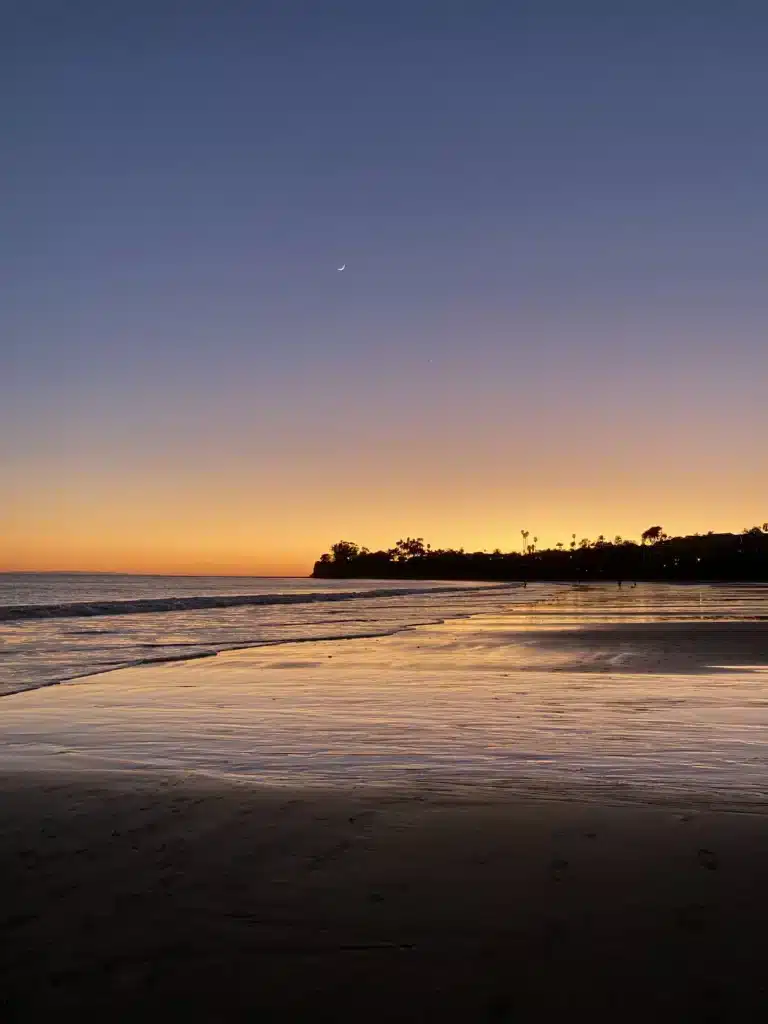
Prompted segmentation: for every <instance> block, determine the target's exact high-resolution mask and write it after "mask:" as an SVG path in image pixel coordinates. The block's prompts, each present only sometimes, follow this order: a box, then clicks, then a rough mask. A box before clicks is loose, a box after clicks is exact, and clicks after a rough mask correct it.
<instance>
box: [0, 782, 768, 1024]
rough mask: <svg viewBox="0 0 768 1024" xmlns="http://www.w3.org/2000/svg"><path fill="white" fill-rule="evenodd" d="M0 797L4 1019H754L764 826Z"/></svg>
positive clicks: (476, 804)
mask: <svg viewBox="0 0 768 1024" xmlns="http://www.w3.org/2000/svg"><path fill="white" fill-rule="evenodd" d="M0 805H1V811H2V832H1V836H0V844H1V846H0V850H1V856H2V863H1V864H0V879H1V882H0V896H1V897H2V903H1V904H0V907H1V910H0V913H1V915H2V922H3V923H2V935H3V940H4V948H3V955H2V960H1V961H0V962H1V965H2V966H1V967H0V991H1V992H2V1000H3V1003H4V1005H3V1015H2V1019H3V1020H24V1021H27V1020H37V1019H45V1020H48V1019H50V1014H51V1013H52V1012H55V1013H56V1014H57V1015H62V1014H63V1015H64V1017H65V1019H69V1018H70V1017H72V1019H74V1015H75V1014H78V1015H79V1016H80V1017H81V1019H83V1018H84V1019H88V1017H89V1016H91V1015H96V1014H104V1015H105V1016H106V1017H108V1018H109V1019H111V1020H115V1019H117V1020H138V1019H142V1018H145V1017H149V1019H159V1018H160V1017H165V1018H166V1019H174V1020H175V1019H183V1018H185V1017H187V1018H191V1019H199V1020H226V1019H243V1020H246V1019H247V1020H254V1021H257V1020H258V1021H317V1020H328V1021H347V1020H350V1021H351V1020H420V1021H443V1020H460V1021H502V1020H507V1021H527V1020H554V1019H561V1018H562V1016H563V1015H567V1016H568V1017H575V1018H577V1019H588V1020H592V1021H594V1020H618V1021H622V1020H644V1019H647V1015H648V1014H649V1013H653V1014H655V1015H656V1017H657V1019H662V1020H676V1021H725V1020H728V1021H740V1022H741V1021H752V1020H758V1019H760V1016H761V1014H762V1013H763V1012H764V1011H765V1010H766V1009H768V1002H767V1001H766V982H765V973H764V972H765V966H764V958H765V941H764V940H765V929H766V920H767V919H768V918H767V917H766V912H767V911H768V898H767V896H766V894H767V893H768V827H767V824H768V819H767V818H766V817H763V816H758V815H751V814H738V813H729V812H725V811H703V812H693V813H691V812H686V810H685V809H684V808H673V807H664V808H662V807H642V806H637V805H635V806H605V805H602V806H601V805H597V804H595V803H589V802H579V801H570V802H565V801H563V800H561V799H558V798H557V794H556V793H552V794H551V799H548V800H538V801H533V800H523V799H521V798H514V797H510V796H507V797H504V798H500V797H499V796H492V795H488V796H486V795H484V794H483V793H482V792H481V791H480V790H476V791H475V793H474V796H473V797H472V798H471V799H469V798H467V797H460V796H456V797H454V798H448V797H446V796H444V795H443V796H436V795H433V796H431V797H428V798H425V797H423V796H422V795H421V794H419V793H418V792H415V791H411V792H400V793H397V792H394V791H391V790H384V789H382V790H376V789H373V788H368V789H366V790H364V791H358V792H350V793H346V794H345V793H340V792H336V793H334V794H327V793H323V792H321V791H319V790H314V791H313V790H303V791H293V792H291V791H288V790H285V789H277V788H275V789H269V788H264V787H258V786H255V785H253V784H251V783H245V782H231V783H226V782H220V781H219V782H214V781H212V780H207V781H206V780H203V779H200V778H194V779H193V778H188V779H183V778H179V777H175V778H174V777H170V776H162V775H157V776H154V777H153V776H150V775H146V774H144V775H133V774H128V773H113V774H111V775H108V774H103V773H102V774H94V773H88V772H84V773H80V774H78V775H72V776H69V777H67V776H62V775H61V774H60V773H54V772H45V773H37V774H35V773H21V772H16V773H6V775H5V776H4V777H3V778H2V781H1V782H0Z"/></svg>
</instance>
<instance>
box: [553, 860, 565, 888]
mask: <svg viewBox="0 0 768 1024" xmlns="http://www.w3.org/2000/svg"><path fill="white" fill-rule="evenodd" d="M567 870H568V861H567V860H559V859H558V860H553V861H552V863H551V864H550V866H549V874H550V877H551V878H552V880H553V881H554V882H562V880H563V879H564V878H565V874H566V872H567Z"/></svg>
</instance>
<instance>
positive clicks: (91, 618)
mask: <svg viewBox="0 0 768 1024" xmlns="http://www.w3.org/2000/svg"><path fill="white" fill-rule="evenodd" d="M555 589H556V588H555V587H553V586H549V587H547V588H544V590H542V592H541V593H540V594H539V597H541V598H543V597H546V596H548V595H549V594H551V593H552V592H553V591H554V590H555ZM528 593H529V592H526V591H525V590H524V589H523V588H521V587H520V586H519V585H518V584H509V585H499V584H477V583H445V582H430V581H403V582H400V581H396V580H388V581H382V580H377V581H372V580H313V579H307V578H290V579H289V578H276V577H253V576H134V575H127V574H126V575H124V574H112V573H0V695H3V694H8V693H16V692H18V691H20V690H28V689H36V688H38V687H41V686H50V685H52V684H55V683H61V682H65V681H66V680H69V679H76V678H80V677H83V676H89V675H95V674H97V673H100V672H106V671H109V670H111V669H117V668H125V667H128V666H131V665H146V664H151V663H154V662H168V661H183V660H188V659H192V658H202V657H210V656H212V655H215V654H218V653H219V652H221V651H227V650H235V649H238V648H246V647H258V646H262V645H266V644H270V645H277V644H284V643H290V642H294V641H310V640H321V639H343V638H353V637H367V636H383V635H387V634H392V633H396V632H398V631H400V630H404V629H408V628H411V627H413V626H417V625H426V624H430V623H432V624H434V623H438V622H442V621H444V620H446V619H452V618H458V617H461V616H468V615H473V614H477V613H478V612H480V611H487V610H489V609H490V610H493V609H497V608H498V609H500V608H503V607H504V606H505V605H508V604H510V602H517V601H521V600H523V599H524V598H525V599H526V600H527V599H528Z"/></svg>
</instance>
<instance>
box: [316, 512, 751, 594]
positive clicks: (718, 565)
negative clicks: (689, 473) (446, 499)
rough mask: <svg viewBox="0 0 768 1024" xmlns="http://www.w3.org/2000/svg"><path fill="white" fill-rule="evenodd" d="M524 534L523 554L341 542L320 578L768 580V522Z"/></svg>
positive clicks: (416, 543)
mask: <svg viewBox="0 0 768 1024" xmlns="http://www.w3.org/2000/svg"><path fill="white" fill-rule="evenodd" d="M528 536H529V534H528V533H527V532H523V539H524V548H525V550H524V551H522V552H519V553H518V552H510V553H507V554H505V553H503V552H502V551H499V550H496V551H493V552H487V551H473V552H468V551H464V550H463V549H461V548H460V549H458V550H456V549H452V548H450V549H445V550H441V549H434V548H432V547H430V546H429V545H428V544H425V543H424V541H423V539H422V538H421V537H417V538H413V537H407V538H406V539H405V540H399V541H398V542H397V544H396V545H395V546H394V547H393V548H389V549H388V550H386V551H369V550H368V549H367V548H361V547H359V546H358V545H357V544H354V543H352V542H350V541H339V542H338V543H337V544H334V545H333V547H332V548H331V550H330V552H328V553H326V554H324V555H322V557H321V558H319V559H318V561H317V562H315V567H314V570H313V572H312V575H313V576H314V577H316V578H321V579H333V578H336V579H341V578H353V577H356V578H358V579H361V578H367V579H444V580H574V581H582V582H585V581H589V580H595V581H597V580H615V581H618V580H621V581H627V582H631V581H633V580H670V581H674V580H680V581H689V580H690V581H693V580H710V581H717V580H723V581H725V580H731V581H739V580H741V581H745V582H746V581H751V582H768V523H763V525H762V527H760V526H755V527H752V529H746V530H744V531H743V532H742V533H707V534H693V535H692V536H688V537H668V536H667V535H666V534H665V533H664V531H663V530H662V528H661V527H660V526H652V527H650V528H649V529H648V530H646V531H645V533H644V534H643V536H642V539H641V541H640V543H637V542H636V541H631V540H622V538H621V537H616V538H614V540H613V541H608V540H606V539H605V538H604V537H598V538H597V540H595V541H590V540H589V539H587V538H584V539H583V540H581V541H579V542H578V543H577V542H576V539H575V537H573V538H572V540H571V541H570V543H569V544H567V545H566V544H558V545H557V546H556V547H554V548H548V549H544V550H541V551H540V550H538V549H537V547H536V544H535V543H533V544H528V543H527V541H528Z"/></svg>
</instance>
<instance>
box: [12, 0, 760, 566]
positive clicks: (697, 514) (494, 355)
mask: <svg viewBox="0 0 768 1024" xmlns="http://www.w3.org/2000/svg"><path fill="white" fill-rule="evenodd" d="M1 22H2V24H1V25H0V126H1V127H2V137H3V140H4V142H3V159H2V161H0V195H1V196H2V197H3V198H2V200H0V468H1V469H2V490H3V494H4V500H3V501H2V502H0V569H5V570H24V569H31V570H38V569H40V570H57V569H81V570H116V571H141V572H211V573H216V572H238V573H240V572H243V573H256V574H259V573H264V574H277V575H282V574H294V573H296V574H305V573H307V572H309V571H310V570H311V566H312V563H313V561H314V560H315V558H317V557H319V555H320V554H321V553H322V552H323V551H325V550H327V549H328V548H329V547H330V545H331V544H332V543H334V542H335V541H337V540H339V539H341V538H344V539H346V540H352V541H356V542H358V543H361V544H365V545H367V546H369V547H371V548H377V547H381V546H383V547H386V546H390V545H391V544H393V543H394V542H395V541H396V540H397V539H398V538H399V537H401V536H404V535H411V536H422V537H424V538H425V539H426V540H428V541H429V542H431V543H432V545H433V546H434V547H439V546H455V547H465V548H466V549H467V550H481V549H488V550H492V549H494V548H497V547H500V548H502V549H503V550H511V549H518V548H519V547H520V544H521V536H520V530H522V529H525V530H528V531H529V533H530V535H531V537H533V536H537V537H538V538H539V546H543V545H547V544H554V543H556V542H557V541H559V540H563V541H566V542H567V541H569V540H570V537H571V534H572V533H576V534H577V538H581V537H584V536H587V537H591V538H593V539H594V538H595V537H596V536H597V535H598V534H601V533H602V534H605V535H606V536H610V537H613V536H614V535H615V534H621V535H622V536H624V537H634V538H638V537H639V535H640V533H641V532H642V530H644V529H646V528H647V527H649V526H651V525H655V524H657V523H660V524H662V525H663V527H664V529H665V530H666V531H667V532H668V533H670V534H680V533H693V532H705V531H707V530H715V531H719V530H734V531H738V530H741V529H742V528H744V527H748V526H753V525H754V524H756V523H762V522H764V521H765V520H766V519H768V482H767V481H768V456H766V451H768V444H766V439H768V401H766V393H768V281H767V280H766V278H767V276H768V275H767V272H768V193H767V192H766V187H765V183H766V181H768V121H767V120H766V117H765V100H766V96H767V95H768V62H767V61H766V60H765V54H766V52H768V5H766V4H765V3H763V2H760V0H755V2H747V0H730V2H728V3H726V2H724V0H723V2H714V0H697V2H696V3H690V2H689V0H685V2H678V0H663V2H657V0H644V2H642V3H639V2H638V3H616V2H615V0H611V2H608V0H605V2H592V0H580V2H579V3H574V2H573V0H532V2H527V0H494V2H490V0H467V2H460V0H407V2H401V0H366V2H365V3H361V2H359V0H345V2H334V0H313V2H297V0H273V2H267V0H264V2H259V0H251V2H249V3H245V2H231V0H218V2H216V3H213V2H212V0H206V2H200V0H185V2H184V3H179V2H169V0H133V2H132V3H130V4H128V3H125V4H105V3H103V2H102V0H88V2H84V0H67V2H64V0H60V2H53V0H46V2H43V0H9V2H6V3H5V4H4V5H3V13H2V16H1ZM342 264H346V269H345V270H344V271H342V272H339V271H338V270H337V269H336V268H337V267H339V266H341V265H342Z"/></svg>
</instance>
